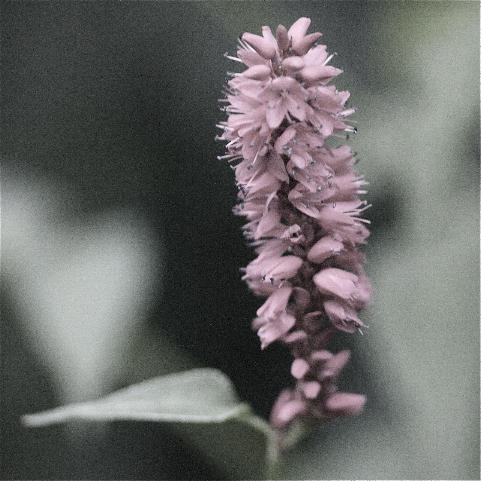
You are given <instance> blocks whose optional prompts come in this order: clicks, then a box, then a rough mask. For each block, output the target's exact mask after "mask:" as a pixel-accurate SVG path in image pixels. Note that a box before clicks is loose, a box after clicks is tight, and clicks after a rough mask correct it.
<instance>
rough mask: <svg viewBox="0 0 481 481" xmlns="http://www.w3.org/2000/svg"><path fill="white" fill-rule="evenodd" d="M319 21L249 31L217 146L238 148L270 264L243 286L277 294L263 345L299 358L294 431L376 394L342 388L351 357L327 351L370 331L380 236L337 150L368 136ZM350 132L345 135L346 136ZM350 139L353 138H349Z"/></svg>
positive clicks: (271, 299) (288, 413)
mask: <svg viewBox="0 0 481 481" xmlns="http://www.w3.org/2000/svg"><path fill="white" fill-rule="evenodd" d="M309 25H310V20H309V19H308V18H300V19H299V20H297V21H296V22H295V23H294V24H293V25H292V27H291V28H290V29H289V30H287V29H286V28H285V27H284V26H282V25H279V27H278V28H277V31H276V35H275V36H274V35H273V34H272V32H271V30H270V29H269V27H263V29H262V30H263V36H262V37H261V36H258V35H254V34H251V33H244V34H243V35H242V37H241V38H240V39H239V43H240V47H239V50H238V52H237V55H238V56H237V57H231V56H229V55H227V54H226V57H227V58H229V59H231V60H234V61H238V62H241V63H244V64H245V65H246V66H247V69H246V70H245V71H244V72H242V73H229V75H230V77H231V79H230V80H229V81H228V82H227V85H226V90H225V96H226V98H225V99H223V100H221V102H226V106H224V108H223V109H222V110H224V111H225V112H227V113H228V119H227V121H226V122H221V123H220V124H219V125H218V127H220V128H221V129H222V130H223V134H222V135H221V136H218V137H217V139H220V140H224V141H226V142H227V154H226V155H224V156H221V157H219V158H220V159H228V160H229V162H232V168H233V169H234V170H235V176H236V184H237V186H238V189H239V193H238V197H239V204H238V205H237V206H236V207H235V208H234V211H235V213H236V214H238V215H243V216H245V217H247V220H248V223H247V224H246V225H245V226H244V234H245V236H246V238H247V239H248V240H249V241H250V242H251V244H252V245H253V246H255V248H256V253H257V254H258V257H257V258H256V259H255V260H254V261H252V262H251V263H250V264H249V265H248V266H247V268H246V269H245V275H244V277H243V279H244V280H245V281H246V282H247V284H248V286H249V288H250V289H251V290H252V291H253V292H254V293H255V294H257V295H259V296H263V297H267V300H266V302H265V303H264V304H263V305H262V306H261V307H260V308H259V310H258V311H257V317H256V318H255V319H254V321H253V328H254V329H255V330H256V331H257V333H258V335H259V338H260V341H261V345H262V348H265V347H267V346H268V345H269V344H271V343H272V342H274V341H280V342H283V343H284V344H286V345H287V346H289V347H290V349H291V351H292V354H293V356H294V361H293V363H292V369H291V372H292V375H293V376H294V378H295V379H296V380H297V381H296V387H295V389H293V390H291V389H286V390H285V391H283V392H282V393H281V395H280V396H279V398H278V400H277V401H276V403H275V405H274V408H273V410H272V414H271V423H272V425H273V426H274V427H275V428H276V429H278V430H280V431H283V430H285V429H286V428H287V427H288V426H289V425H290V424H291V423H292V421H294V420H296V419H306V420H311V421H312V420H314V421H316V420H317V421H322V420H325V419H328V418H331V417H336V416H345V415H353V414H357V413H358V412H360V411H361V410H362V408H363V405H364V403H365V397H364V396H362V395H357V394H349V393H340V392H337V391H336V387H335V378H336V376H337V375H338V373H339V372H340V370H341V369H342V368H343V366H344V365H345V364H346V363H347V361H348V358H349V351H341V352H339V353H337V354H332V353H330V352H329V351H327V350H326V349H325V345H326V343H327V340H328V339H329V337H330V336H331V335H332V334H333V333H334V332H335V331H336V330H341V331H345V332H348V333H352V332H355V331H356V330H358V331H360V328H361V327H362V326H363V323H362V321H361V320H360V319H359V318H358V316H357V313H358V311H359V310H361V309H363V308H364V307H366V306H367V305H368V304H369V298H370V294H371V287H370V284H369V281H368V279H367V277H366V275H365V273H364V271H363V268H362V263H363V261H364V254H363V253H362V252H360V251H358V249H357V246H358V245H359V244H363V243H365V239H366V238H367V236H368V235H369V231H368V229H367V228H366V227H365V223H366V222H367V221H366V220H363V219H361V218H360V217H359V215H360V214H361V212H362V211H363V210H364V209H366V208H367V207H368V206H367V205H366V202H365V201H361V200H360V199H359V198H358V195H359V194H364V193H365V191H364V190H362V186H363V185H364V184H365V182H364V181H363V179H362V178H361V177H358V176H356V174H355V172H354V171H353V169H352V165H353V164H354V163H355V159H354V154H353V153H352V152H351V151H350V149H349V147H348V146H346V145H343V146H341V147H338V148H334V147H333V146H329V145H328V144H327V143H326V139H327V138H328V137H331V136H336V133H338V134H337V136H342V137H344V136H347V135H348V133H349V132H355V131H356V129H355V128H354V127H352V126H351V125H349V124H348V123H347V122H348V121H347V120H346V117H347V116H349V115H350V114H352V113H353V112H354V111H355V109H353V108H346V101H347V99H348V97H349V93H348V92H339V91H338V90H336V88H335V87H334V86H332V85H328V84H329V82H330V81H331V80H332V79H333V78H334V77H335V76H337V75H338V74H339V73H341V70H339V69H337V68H335V67H332V66H330V65H328V63H329V61H330V60H331V58H332V57H333V55H328V54H327V52H326V47H325V46H324V45H317V41H318V39H319V38H320V37H321V34H320V33H312V34H309V35H308V34H307V29H308V27H309ZM340 132H343V133H344V134H342V135H341V134H339V133H340ZM346 133H347V134H346Z"/></svg>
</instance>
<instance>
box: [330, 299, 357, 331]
mask: <svg viewBox="0 0 481 481" xmlns="http://www.w3.org/2000/svg"><path fill="white" fill-rule="evenodd" d="M324 310H325V311H326V314H327V316H328V317H329V320H330V321H331V322H332V324H333V325H334V326H335V327H337V329H339V330H340V331H344V332H349V333H351V334H352V333H353V332H354V331H355V330H356V329H357V328H358V327H363V326H364V324H363V323H362V321H361V320H360V319H359V318H358V317H357V312H356V311H355V310H354V309H353V308H352V307H350V306H347V305H345V304H343V303H340V302H337V301H334V300H331V301H326V302H324Z"/></svg>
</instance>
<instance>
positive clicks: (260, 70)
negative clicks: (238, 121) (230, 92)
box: [231, 65, 271, 103]
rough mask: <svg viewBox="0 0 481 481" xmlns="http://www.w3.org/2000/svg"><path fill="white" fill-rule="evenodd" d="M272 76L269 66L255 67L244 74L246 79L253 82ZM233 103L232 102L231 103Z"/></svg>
mask: <svg viewBox="0 0 481 481" xmlns="http://www.w3.org/2000/svg"><path fill="white" fill-rule="evenodd" d="M270 74H271V69H270V68H269V67H268V66H267V65H253V66H252V67H249V68H248V69H247V70H246V71H244V72H243V73H242V75H243V76H244V77H247V78H248V79H253V80H262V79H265V78H266V77H268V76H269V75H270ZM231 103H232V102H231Z"/></svg>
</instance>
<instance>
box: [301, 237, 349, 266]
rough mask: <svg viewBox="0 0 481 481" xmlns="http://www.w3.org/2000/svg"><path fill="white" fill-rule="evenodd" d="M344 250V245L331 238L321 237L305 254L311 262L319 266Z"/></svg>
mask: <svg viewBox="0 0 481 481" xmlns="http://www.w3.org/2000/svg"><path fill="white" fill-rule="evenodd" d="M342 249H344V244H343V243H342V242H340V241H338V240H335V239H333V238H332V237H331V236H325V237H322V238H321V239H320V240H318V241H317V242H316V243H315V244H314V245H313V246H312V247H311V249H310V250H309V252H308V253H307V258H308V259H309V260H310V261H311V262H315V263H318V264H320V263H321V262H323V261H325V260H326V259H328V258H329V257H331V256H334V255H338V254H339V253H340V252H341V250H342Z"/></svg>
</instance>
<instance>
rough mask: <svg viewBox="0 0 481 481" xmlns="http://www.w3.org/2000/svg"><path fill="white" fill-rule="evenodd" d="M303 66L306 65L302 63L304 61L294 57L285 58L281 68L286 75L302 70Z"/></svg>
mask: <svg viewBox="0 0 481 481" xmlns="http://www.w3.org/2000/svg"><path fill="white" fill-rule="evenodd" d="M305 65H306V64H305V63H304V60H302V58H301V57H298V56H295V55H294V56H292V57H287V58H286V59H284V60H283V62H282V68H283V69H284V71H285V72H287V73H294V72H298V71H299V70H301V69H303V68H304V67H305Z"/></svg>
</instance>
